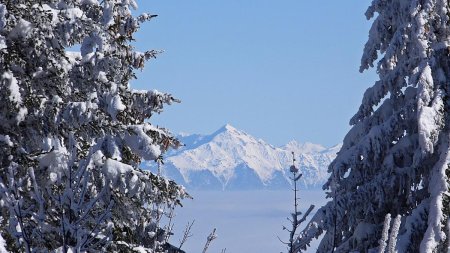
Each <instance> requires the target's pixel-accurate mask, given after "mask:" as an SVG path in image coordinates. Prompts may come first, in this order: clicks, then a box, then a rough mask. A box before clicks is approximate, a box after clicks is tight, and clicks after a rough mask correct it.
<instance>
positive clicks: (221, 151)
mask: <svg viewBox="0 0 450 253" xmlns="http://www.w3.org/2000/svg"><path fill="white" fill-rule="evenodd" d="M179 138H180V140H181V141H182V142H183V143H184V144H185V146H184V147H182V148H181V149H179V150H176V151H172V152H171V153H169V154H168V156H167V157H166V158H165V165H164V166H163V172H164V173H165V174H166V175H167V176H168V177H169V178H172V179H174V180H175V181H177V182H178V183H181V184H184V185H185V186H186V187H187V188H188V189H209V190H212V189H214V190H238V189H239V190H242V189H248V190H251V189H283V188H285V189H289V184H290V180H289V176H290V172H289V167H290V166H291V165H292V153H291V152H294V153H295V156H296V166H298V167H299V168H300V170H301V173H302V174H303V177H302V179H301V180H300V181H301V187H303V188H317V187H321V186H322V184H323V183H324V182H325V180H326V179H327V178H328V173H327V167H328V165H329V164H330V163H331V161H332V160H333V159H334V157H335V156H336V153H337V151H339V149H340V145H337V146H335V147H332V148H325V147H323V146H321V145H318V144H313V143H303V144H302V143H298V142H296V141H291V142H289V143H288V144H286V145H285V146H282V147H274V146H273V145H270V144H268V143H266V142H265V141H263V140H261V139H256V138H255V137H253V136H251V135H249V134H247V133H245V132H243V131H241V130H238V129H236V128H234V127H233V126H231V125H229V124H227V125H225V126H223V127H222V128H220V129H219V130H217V131H216V132H214V133H213V134H211V135H198V134H194V135H186V134H184V135H182V136H179Z"/></svg>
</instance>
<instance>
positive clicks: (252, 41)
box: [132, 0, 376, 146]
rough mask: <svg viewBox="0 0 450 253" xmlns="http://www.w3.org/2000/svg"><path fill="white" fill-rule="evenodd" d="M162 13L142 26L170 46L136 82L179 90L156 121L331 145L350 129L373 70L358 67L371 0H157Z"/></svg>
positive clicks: (154, 7) (154, 40) (147, 8)
mask: <svg viewBox="0 0 450 253" xmlns="http://www.w3.org/2000/svg"><path fill="white" fill-rule="evenodd" d="M138 3H139V10H138V11H139V12H148V13H152V14H158V15H159V16H158V17H157V18H156V19H154V20H152V21H150V22H148V23H147V24H145V25H143V26H142V29H141V31H140V32H139V34H137V36H136V40H137V42H136V47H137V48H138V49H139V50H142V51H143V50H146V49H147V50H148V49H162V50H165V52H164V53H163V54H161V55H160V56H159V57H158V58H157V59H156V60H153V61H151V62H149V63H148V64H147V66H146V68H145V69H144V71H142V72H140V73H139V74H138V80H136V81H134V82H133V83H132V86H133V88H138V89H157V90H159V91H165V92H169V93H172V94H173V95H174V96H175V97H177V98H179V99H181V100H182V103H181V104H175V105H172V106H169V107H166V109H165V111H164V112H163V113H162V114H160V115H156V116H154V117H153V118H152V120H151V122H152V123H154V124H158V125H160V126H164V127H167V128H169V129H170V130H172V131H173V132H175V133H177V132H188V133H203V134H208V133H212V132H214V131H215V130H217V129H218V128H219V127H221V126H222V125H224V124H226V123H230V124H231V125H233V126H235V127H236V128H239V129H242V130H244V131H246V132H248V133H250V134H252V135H254V136H256V137H258V138H262V139H264V140H266V141H267V142H269V143H271V144H274V145H277V146H278V145H283V144H285V143H286V142H288V141H289V140H292V139H296V140H298V141H301V142H305V141H310V142H314V143H320V144H323V145H326V146H331V145H334V144H336V143H338V142H341V141H342V139H343V137H344V136H345V134H346V133H347V131H348V130H349V129H350V128H349V125H348V122H349V119H350V118H351V117H352V116H353V114H354V113H355V112H356V111H357V109H358V107H359V104H360V102H361V99H362V95H363V93H364V90H365V89H366V88H367V87H369V86H371V85H372V84H373V82H374V81H375V80H376V75H375V72H374V71H369V72H365V73H363V74H361V73H359V72H358V69H359V64H360V59H361V55H362V52H363V47H364V43H365V41H366V39H367V35H368V31H369V28H370V24H371V21H367V20H366V18H365V16H364V12H365V10H366V8H367V7H368V5H369V4H370V1H367V0H362V1H361V0H352V1H350V0H346V1H331V0H317V1H303V0H282V1H273V0H244V1H243V0H227V1H223V0H222V1H219V0H195V1H182V0H152V1H139V2H138Z"/></svg>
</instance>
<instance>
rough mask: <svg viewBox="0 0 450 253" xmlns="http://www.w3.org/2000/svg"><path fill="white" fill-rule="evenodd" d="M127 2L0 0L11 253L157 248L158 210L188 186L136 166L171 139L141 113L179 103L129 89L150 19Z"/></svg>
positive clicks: (5, 211) (2, 199)
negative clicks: (140, 37)
mask: <svg viewBox="0 0 450 253" xmlns="http://www.w3.org/2000/svg"><path fill="white" fill-rule="evenodd" d="M132 8H137V6H136V3H135V1H134V0H103V1H98V0H39V1H30V0H4V1H1V2H0V98H1V100H0V153H1V155H0V212H1V218H0V224H1V226H0V233H1V236H2V237H3V238H4V240H5V241H6V245H7V249H8V250H9V251H10V252H53V251H57V252H64V253H65V252H69V251H73V252H86V251H87V252H135V251H138V252H160V251H161V250H162V248H164V247H166V246H165V245H164V241H165V239H166V238H167V236H166V235H165V233H166V231H165V230H164V229H162V228H159V226H158V222H159V219H160V218H161V216H162V214H163V213H164V211H165V209H167V208H169V209H170V208H172V207H173V206H174V205H177V204H179V201H180V200H181V199H182V198H183V197H185V196H186V194H185V193H184V190H183V188H182V187H180V186H178V185H176V184H175V183H174V182H172V181H168V180H165V179H163V178H160V177H159V176H157V175H154V174H152V173H149V172H147V171H143V170H140V169H139V165H140V163H141V160H142V159H145V160H158V159H160V157H161V154H162V153H163V152H164V151H166V150H167V149H168V148H170V147H176V146H178V145H179V143H178V141H177V140H176V139H175V138H173V137H172V135H171V134H170V133H169V132H168V131H167V130H165V129H162V128H158V127H155V126H153V125H151V124H150V123H148V122H147V121H146V119H148V118H150V116H151V115H152V114H153V113H159V112H160V111H161V110H162V108H163V105H164V104H170V103H172V102H176V101H177V100H176V99H174V98H173V97H172V96H171V95H170V94H166V93H160V92H158V91H137V90H132V89H131V88H130V85H129V82H130V80H132V79H133V78H135V75H134V72H135V70H137V69H141V68H143V67H144V63H145V62H146V60H148V59H150V58H154V57H155V55H156V54H157V52H155V51H148V52H137V51H135V50H134V48H133V47H132V46H131V44H130V43H131V41H132V40H133V34H134V33H135V32H136V31H137V30H138V28H139V26H140V24H141V23H142V22H145V21H147V20H150V19H151V18H153V17H154V16H153V15H149V14H143V15H140V16H133V15H132V13H131V9H132ZM77 49H78V50H77ZM72 51H73V52H72Z"/></svg>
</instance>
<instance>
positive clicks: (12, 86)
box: [2, 71, 22, 106]
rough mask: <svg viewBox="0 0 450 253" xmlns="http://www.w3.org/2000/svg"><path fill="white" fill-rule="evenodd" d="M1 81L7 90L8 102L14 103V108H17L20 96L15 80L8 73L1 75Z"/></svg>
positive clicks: (20, 100) (20, 101)
mask: <svg viewBox="0 0 450 253" xmlns="http://www.w3.org/2000/svg"><path fill="white" fill-rule="evenodd" d="M2 79H3V80H4V81H5V83H6V86H7V87H8V88H9V92H10V95H9V100H10V101H12V102H14V103H16V106H19V105H20V104H21V103H22V96H21V95H20V87H19V84H18V82H17V79H16V78H15V77H14V75H13V73H12V72H10V71H6V72H4V73H3V75H2Z"/></svg>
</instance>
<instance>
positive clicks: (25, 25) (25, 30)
mask: <svg viewBox="0 0 450 253" xmlns="http://www.w3.org/2000/svg"><path fill="white" fill-rule="evenodd" d="M32 29H33V25H32V24H31V23H30V22H28V21H26V20H25V19H22V18H21V19H19V21H18V22H17V25H16V26H15V27H14V28H13V29H12V30H11V32H10V33H9V37H10V38H11V39H16V38H25V37H27V35H28V34H29V33H30V32H31V30H32Z"/></svg>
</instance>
